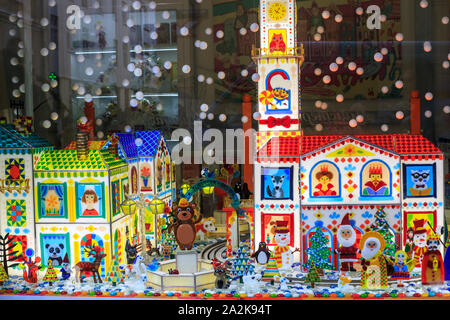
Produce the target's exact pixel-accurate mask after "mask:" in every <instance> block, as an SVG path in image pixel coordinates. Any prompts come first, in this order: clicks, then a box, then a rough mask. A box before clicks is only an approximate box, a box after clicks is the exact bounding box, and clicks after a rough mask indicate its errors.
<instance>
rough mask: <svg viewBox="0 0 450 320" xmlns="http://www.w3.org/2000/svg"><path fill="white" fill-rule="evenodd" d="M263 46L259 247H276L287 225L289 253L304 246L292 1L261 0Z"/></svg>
mask: <svg viewBox="0 0 450 320" xmlns="http://www.w3.org/2000/svg"><path fill="white" fill-rule="evenodd" d="M259 12H260V26H261V28H260V37H261V38H260V44H261V48H258V49H256V48H253V50H252V55H253V59H254V61H255V63H257V65H258V74H259V75H260V80H259V81H258V101H259V103H258V111H259V114H260V119H259V120H258V124H259V132H258V133H257V142H256V144H257V154H256V159H255V160H256V162H255V164H254V201H255V203H254V207H255V211H254V221H255V243H256V246H255V247H257V244H258V243H259V242H260V241H265V242H266V243H267V246H268V247H269V248H271V249H273V248H274V246H275V245H276V243H275V240H274V236H275V226H276V225H277V223H278V222H283V223H286V224H287V230H289V232H288V234H287V235H286V236H287V237H288V238H289V239H288V245H289V247H290V248H291V249H293V248H298V247H300V228H299V221H300V197H299V189H298V188H297V186H298V185H299V175H298V172H299V169H300V148H299V147H300V146H299V144H298V143H297V144H295V143H292V142H293V141H296V140H298V138H299V137H300V131H299V130H300V122H299V116H300V110H301V106H300V99H299V98H300V90H299V79H300V66H301V64H302V63H303V60H304V58H303V47H298V46H297V9H296V2H295V1H294V0H286V1H273V0H261V1H260V11H259Z"/></svg>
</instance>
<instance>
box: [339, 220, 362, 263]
mask: <svg viewBox="0 0 450 320" xmlns="http://www.w3.org/2000/svg"><path fill="white" fill-rule="evenodd" d="M351 222H352V223H353V220H352V221H351ZM351 222H350V219H349V214H348V213H347V214H346V215H345V216H344V218H342V221H341V225H340V226H339V229H338V231H337V240H338V242H339V245H340V246H339V248H337V249H336V250H335V253H337V254H339V261H340V263H341V269H340V270H341V271H354V269H353V263H354V262H356V261H357V259H356V253H357V252H358V248H357V246H356V232H355V230H354V229H353V227H352V224H351Z"/></svg>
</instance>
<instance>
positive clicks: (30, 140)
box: [0, 124, 52, 148]
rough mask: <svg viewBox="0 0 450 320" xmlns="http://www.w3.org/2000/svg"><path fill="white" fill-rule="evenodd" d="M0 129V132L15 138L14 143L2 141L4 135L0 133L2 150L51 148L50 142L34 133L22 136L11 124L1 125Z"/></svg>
mask: <svg viewBox="0 0 450 320" xmlns="http://www.w3.org/2000/svg"><path fill="white" fill-rule="evenodd" d="M0 129H1V130H0V131H5V132H7V133H8V134H9V135H10V136H13V137H14V138H15V139H14V141H3V139H2V136H3V135H4V134H3V133H0V148H3V146H5V147H4V148H24V147H25V148H26V147H28V148H30V147H31V148H46V147H51V146H52V145H51V144H50V142H48V141H47V140H45V139H44V138H42V137H40V136H38V135H37V134H35V133H31V134H29V135H28V136H22V135H21V134H20V133H19V132H17V130H16V129H15V127H14V126H13V125H12V124H3V125H1V126H0ZM10 143H12V144H10Z"/></svg>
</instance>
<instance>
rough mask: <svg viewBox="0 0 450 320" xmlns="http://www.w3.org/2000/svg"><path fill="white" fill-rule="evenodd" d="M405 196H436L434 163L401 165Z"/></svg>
mask: <svg viewBox="0 0 450 320" xmlns="http://www.w3.org/2000/svg"><path fill="white" fill-rule="evenodd" d="M403 176H404V177H405V183H404V185H403V192H404V196H405V197H414V198H416V197H436V164H435V163H434V164H431V165H428V164H424V165H422V164H420V165H406V164H404V165H403Z"/></svg>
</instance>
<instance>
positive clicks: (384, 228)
mask: <svg viewBox="0 0 450 320" xmlns="http://www.w3.org/2000/svg"><path fill="white" fill-rule="evenodd" d="M370 230H372V231H376V232H378V233H379V234H381V235H382V236H383V238H384V241H385V242H386V247H385V249H384V252H383V253H384V254H385V255H386V256H388V257H390V258H391V259H393V258H394V256H395V252H396V251H397V248H396V245H395V242H394V234H392V233H391V232H390V231H389V224H388V222H387V221H386V212H384V210H383V208H382V207H379V208H378V210H377V212H376V213H375V221H374V222H373V223H372V225H371V226H370Z"/></svg>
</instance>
